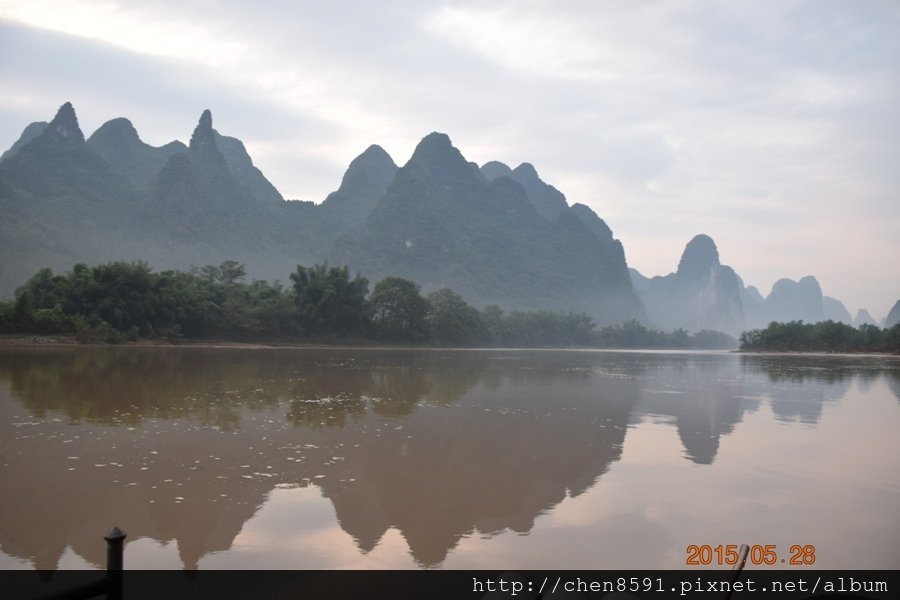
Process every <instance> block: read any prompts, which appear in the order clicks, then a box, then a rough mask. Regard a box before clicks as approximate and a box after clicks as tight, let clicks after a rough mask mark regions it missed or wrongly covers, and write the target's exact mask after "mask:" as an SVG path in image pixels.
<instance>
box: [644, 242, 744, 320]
mask: <svg viewBox="0 0 900 600" xmlns="http://www.w3.org/2000/svg"><path fill="white" fill-rule="evenodd" d="M632 281H633V283H635V287H636V288H637V289H638V290H639V292H638V293H639V294H640V296H641V299H642V300H643V301H644V304H645V306H646V307H647V313H648V315H649V317H650V320H651V321H652V322H653V323H654V324H655V325H656V326H657V327H660V328H662V329H666V330H671V329H677V328H682V329H686V330H688V331H699V330H701V329H713V330H717V331H724V332H726V333H730V334H732V335H735V334H737V333H740V332H741V331H742V330H743V328H744V312H743V305H742V302H741V296H740V291H741V284H740V278H739V277H738V276H737V275H736V274H735V272H734V270H733V269H732V268H731V267H727V266H723V265H722V264H720V262H719V251H718V249H717V248H716V244H715V242H713V240H712V238H710V237H709V236H707V235H703V234H701V235H697V236H695V237H694V239H692V240H691V241H690V242H689V243H688V244H687V246H686V247H685V249H684V253H683V254H682V256H681V260H680V261H679V263H678V270H677V271H676V272H675V273H671V274H669V275H666V276H665V277H653V278H651V279H647V278H645V277H643V276H642V275H640V274H639V273H637V272H635V271H633V272H632Z"/></svg>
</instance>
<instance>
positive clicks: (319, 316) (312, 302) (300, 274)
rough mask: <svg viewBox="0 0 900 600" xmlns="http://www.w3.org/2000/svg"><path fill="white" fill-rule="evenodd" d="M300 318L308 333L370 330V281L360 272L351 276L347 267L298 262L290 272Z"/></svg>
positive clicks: (356, 333) (346, 333) (351, 332)
mask: <svg viewBox="0 0 900 600" xmlns="http://www.w3.org/2000/svg"><path fill="white" fill-rule="evenodd" d="M291 281H293V282H294V293H295V294H296V296H295V299H296V304H297V309H298V311H299V315H298V317H299V320H300V323H301V325H302V326H303V328H304V330H305V331H306V332H307V333H310V334H314V335H330V336H335V335H337V336H347V335H365V334H366V333H368V331H369V328H370V324H371V319H370V317H369V314H368V313H369V310H368V303H367V302H366V297H367V296H368V294H369V281H368V280H367V279H366V278H365V277H362V276H360V275H357V276H356V277H354V278H353V279H350V274H349V270H348V269H347V267H330V268H329V267H328V266H327V265H326V264H324V263H323V264H317V265H315V266H312V267H309V268H306V267H303V266H302V265H297V270H296V271H295V272H293V273H291Z"/></svg>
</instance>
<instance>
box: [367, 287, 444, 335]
mask: <svg viewBox="0 0 900 600" xmlns="http://www.w3.org/2000/svg"><path fill="white" fill-rule="evenodd" d="M371 306H372V321H373V322H374V324H375V332H376V334H377V336H378V337H379V338H381V339H385V340H396V341H407V342H423V341H425V340H427V339H428V336H429V331H428V321H427V320H426V317H427V316H428V311H429V309H430V308H431V305H430V304H429V302H428V300H426V299H425V298H423V297H422V295H421V293H420V288H419V285H418V284H416V283H414V282H412V281H410V280H408V279H403V278H402V277H386V278H384V279H382V280H381V281H379V282H378V283H376V284H375V289H374V290H373V291H372V299H371Z"/></svg>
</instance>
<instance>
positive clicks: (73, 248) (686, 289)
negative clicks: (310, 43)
mask: <svg viewBox="0 0 900 600" xmlns="http://www.w3.org/2000/svg"><path fill="white" fill-rule="evenodd" d="M0 214H2V219H0V296H4V297H9V296H11V295H12V294H13V292H14V290H15V288H16V287H17V286H19V285H21V284H22V283H23V282H24V281H25V280H26V279H27V278H28V277H30V276H31V275H32V274H33V273H34V272H36V271H37V270H38V269H40V268H42V267H46V266H49V267H51V268H52V269H54V270H56V271H61V270H66V269H68V268H70V267H71V266H72V265H73V264H74V263H76V262H84V263H89V264H95V263H100V262H107V261H111V260H143V261H146V262H147V263H149V264H150V265H151V266H153V267H155V268H157V269H169V268H179V269H185V268H189V267H191V266H193V265H204V264H219V263H221V262H223V261H225V260H229V259H233V260H237V261H239V262H242V263H244V264H246V266H247V272H248V274H249V275H250V276H251V277H254V278H260V279H267V280H275V279H278V280H282V281H284V280H286V279H287V275H288V274H289V273H290V272H292V271H293V270H294V269H295V267H296V265H297V264H303V265H311V264H313V263H317V262H328V263H329V264H335V265H344V264H346V265H348V266H350V268H351V270H353V271H359V272H361V273H362V274H363V275H365V276H366V277H368V278H369V279H370V281H377V280H379V279H381V278H383V277H386V276H389V275H395V276H401V277H405V278H408V279H412V280H414V281H416V282H417V283H419V284H420V285H421V286H422V289H423V291H425V292H430V291H433V290H436V289H439V288H441V287H449V288H452V289H453V290H455V291H456V292H458V293H460V294H461V295H462V296H463V297H465V298H466V299H467V300H468V301H469V302H470V303H472V304H474V305H476V306H484V305H488V304H497V305H500V306H501V307H503V308H505V309H510V310H516V309H519V310H542V309H549V310H557V311H577V312H586V313H588V314H590V315H592V316H593V317H594V318H595V320H596V321H597V322H598V323H600V324H604V325H605V324H615V323H621V322H622V321H625V320H628V319H637V320H639V321H641V322H643V323H645V324H648V325H651V326H655V327H658V328H662V329H667V330H668V329H674V328H679V327H680V328H684V329H687V330H689V331H698V330H700V329H715V330H719V331H724V332H727V333H731V334H737V333H739V332H740V331H742V330H744V329H747V328H754V327H760V326H765V324H767V323H768V322H769V321H772V320H779V321H785V320H797V319H802V320H804V321H820V320H823V319H828V318H830V319H834V320H837V321H843V322H845V323H851V324H856V325H859V324H861V323H864V322H873V323H874V319H872V318H871V316H870V315H869V314H868V312H866V311H864V310H861V311H860V312H859V314H857V316H856V318H855V319H852V318H851V316H850V314H849V312H848V311H847V309H846V308H845V307H844V305H843V304H842V303H841V302H840V301H839V300H836V299H834V298H830V297H828V296H823V294H822V290H821V288H820V286H819V284H818V282H817V281H816V280H815V278H814V277H804V278H803V279H801V280H800V281H798V282H795V281H791V280H789V279H781V280H779V281H778V282H776V283H775V285H774V286H773V288H772V291H771V293H770V294H769V295H768V296H767V297H765V298H764V297H763V296H762V295H761V294H760V293H759V291H758V290H757V289H756V288H755V287H753V286H749V287H745V285H744V282H743V281H742V280H741V278H740V277H739V276H738V275H737V273H735V272H734V270H733V269H731V268H730V267H728V266H724V265H722V264H720V261H719V255H718V251H717V249H716V246H715V243H714V242H713V240H712V239H711V238H709V237H708V236H706V235H698V236H696V237H695V238H694V239H693V240H691V241H690V243H688V245H687V247H686V248H685V251H684V253H683V255H682V257H681V260H680V262H679V263H678V268H677V270H676V271H675V272H674V273H671V274H669V275H666V276H664V277H653V278H647V277H645V276H643V275H641V274H640V273H638V272H637V271H635V270H634V269H628V267H627V264H626V260H625V252H624V249H623V247H622V244H621V243H620V242H619V241H618V240H616V239H615V238H614V237H613V233H612V231H611V230H610V228H609V227H608V226H607V224H606V223H605V222H604V221H603V219H601V218H600V217H599V216H598V215H597V214H596V213H594V212H593V211H592V210H591V209H590V208H589V207H587V206H585V205H582V204H573V205H570V204H569V203H568V201H567V200H566V197H565V196H564V195H563V194H562V193H561V192H560V191H559V190H557V189H556V188H554V187H553V186H551V185H548V184H547V183H545V182H544V181H542V180H541V179H540V177H539V176H538V173H537V171H536V170H535V168H534V167H533V166H532V165H530V164H528V163H523V164H521V165H519V166H518V167H516V168H510V167H509V166H507V165H505V164H503V163H500V162H496V161H492V162H488V163H486V164H484V165H483V166H481V167H479V166H478V165H476V164H475V163H471V162H468V161H466V159H465V158H464V156H463V155H462V154H461V153H460V151H459V150H458V149H456V148H455V147H454V146H453V145H452V143H451V141H450V139H449V138H448V137H447V136H446V135H444V134H441V133H431V134H429V135H427V136H425V138H423V139H422V141H421V142H419V144H418V146H417V147H416V149H415V151H414V152H413V155H412V157H411V158H410V159H409V161H408V162H407V163H406V164H405V165H403V166H402V167H398V166H397V164H396V163H395V162H394V161H393V159H392V158H391V157H390V156H389V155H388V153H387V152H385V151H384V149H382V148H381V147H379V146H376V145H373V146H370V147H369V148H368V149H366V150H365V151H364V152H363V153H362V154H360V155H359V156H358V157H357V158H355V159H354V160H353V161H352V162H351V163H350V165H349V167H348V169H347V171H346V173H345V174H344V177H343V179H342V181H341V184H340V186H339V188H338V189H337V190H336V191H335V192H333V193H331V194H329V195H328V197H327V198H326V199H325V200H324V201H323V202H322V203H321V204H315V203H312V202H301V201H288V200H285V199H284V198H283V197H282V196H281V194H280V193H279V192H278V190H277V189H276V188H275V186H273V185H272V184H271V183H270V182H269V181H268V180H267V179H266V177H265V176H264V175H263V173H262V172H261V171H260V170H259V169H258V168H256V167H255V166H254V165H253V162H252V159H251V157H250V156H249V154H248V153H247V151H246V149H245V147H244V145H243V143H242V142H241V141H240V140H238V139H235V138H232V137H228V136H224V135H221V134H219V133H218V132H217V131H216V130H215V129H214V128H213V125H212V115H211V114H210V112H209V111H208V110H207V111H204V112H203V114H202V116H201V117H200V120H199V122H198V124H197V127H196V128H195V130H194V132H193V135H192V136H191V139H190V143H189V144H188V145H185V144H183V143H182V142H179V141H173V142H170V143H168V144H165V145H163V146H160V147H153V146H150V145H148V144H146V143H144V142H143V141H141V139H140V137H139V135H138V132H137V131H136V130H135V128H134V126H133V125H132V124H131V122H130V121H128V120H127V119H124V118H116V119H113V120H111V121H108V122H106V123H104V124H103V125H102V126H101V127H100V128H99V129H97V131H95V132H94V133H93V134H92V135H91V136H90V137H89V138H85V136H84V134H83V133H82V131H81V129H80V128H79V126H78V120H77V117H76V114H75V110H74V108H73V107H72V105H71V104H69V103H66V104H64V105H63V106H62V107H61V108H60V109H59V111H58V112H57V114H56V116H55V117H54V119H53V120H52V121H50V122H49V123H45V122H40V123H32V124H30V125H28V126H27V127H26V128H25V130H24V131H23V133H22V135H21V137H20V139H19V140H18V141H16V143H15V144H13V146H12V147H11V148H10V149H9V150H8V151H6V152H5V153H4V154H3V155H2V157H0ZM673 262H674V261H673ZM895 313H896V314H895ZM892 320H894V321H897V320H900V301H898V305H897V306H895V307H894V309H893V310H892V311H891V314H890V315H889V317H888V319H887V320H886V323H885V324H887V325H891V324H893V323H892V322H891V321H892Z"/></svg>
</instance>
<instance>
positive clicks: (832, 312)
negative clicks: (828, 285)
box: [822, 296, 853, 325]
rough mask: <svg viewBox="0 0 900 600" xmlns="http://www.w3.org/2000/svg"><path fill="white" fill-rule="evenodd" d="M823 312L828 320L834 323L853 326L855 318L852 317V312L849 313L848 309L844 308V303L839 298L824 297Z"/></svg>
mask: <svg viewBox="0 0 900 600" xmlns="http://www.w3.org/2000/svg"><path fill="white" fill-rule="evenodd" d="M822 312H824V314H825V318H826V319H831V320H832V321H835V322H839V323H846V324H847V325H852V324H853V318H852V317H851V316H850V311H848V310H847V307H846V306H844V303H843V302H841V301H840V300H838V299H837V298H832V297H831V296H822Z"/></svg>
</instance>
